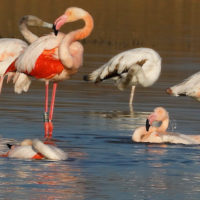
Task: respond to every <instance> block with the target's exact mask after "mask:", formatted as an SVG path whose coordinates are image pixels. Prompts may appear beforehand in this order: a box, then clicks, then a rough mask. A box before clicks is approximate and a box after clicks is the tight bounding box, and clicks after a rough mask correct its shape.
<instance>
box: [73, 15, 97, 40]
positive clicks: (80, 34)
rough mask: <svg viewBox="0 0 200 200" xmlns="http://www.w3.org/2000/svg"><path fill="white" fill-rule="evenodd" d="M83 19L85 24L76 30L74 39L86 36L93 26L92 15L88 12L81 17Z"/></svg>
mask: <svg viewBox="0 0 200 200" xmlns="http://www.w3.org/2000/svg"><path fill="white" fill-rule="evenodd" d="M83 20H84V22H85V26H84V27H83V28H81V29H78V30H77V31H76V33H75V36H74V40H75V41H76V40H82V39H84V38H86V37H88V36H89V35H90V33H91V31H92V29H93V27H94V22H93V19H92V16H91V15H90V14H89V13H87V14H86V15H85V16H84V17H83Z"/></svg>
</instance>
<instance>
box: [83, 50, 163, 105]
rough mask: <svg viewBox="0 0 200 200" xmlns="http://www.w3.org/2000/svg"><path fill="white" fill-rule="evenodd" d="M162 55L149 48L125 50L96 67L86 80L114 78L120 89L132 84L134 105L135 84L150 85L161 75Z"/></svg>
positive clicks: (130, 103)
mask: <svg viewBox="0 0 200 200" xmlns="http://www.w3.org/2000/svg"><path fill="white" fill-rule="evenodd" d="M160 72H161V57H160V55H159V54H158V53H157V52H156V51H154V50H153V49H149V48H136V49H130V50H128V51H124V52H122V53H120V54H118V55H116V56H114V57H113V58H111V59H110V60H109V61H108V62H107V63H105V64H104V65H103V66H101V67H100V68H98V69H96V70H95V71H93V72H92V73H90V74H89V75H86V76H84V80H86V81H92V82H95V83H98V82H101V81H103V80H106V79H111V78H112V79H114V80H115V81H116V85H117V87H118V88H119V89H120V90H123V89H124V88H126V87H128V86H132V90H131V95H130V100H129V105H132V102H133V97H134V92H135V86H136V85H141V86H143V87H149V86H151V85H153V84H154V83H155V82H156V81H157V79H158V78H159V76H160Z"/></svg>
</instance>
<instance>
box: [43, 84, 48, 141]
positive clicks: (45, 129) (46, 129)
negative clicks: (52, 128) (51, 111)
mask: <svg viewBox="0 0 200 200" xmlns="http://www.w3.org/2000/svg"><path fill="white" fill-rule="evenodd" d="M48 96H49V82H45V111H44V137H45V138H46V137H48V132H49V119H48Z"/></svg>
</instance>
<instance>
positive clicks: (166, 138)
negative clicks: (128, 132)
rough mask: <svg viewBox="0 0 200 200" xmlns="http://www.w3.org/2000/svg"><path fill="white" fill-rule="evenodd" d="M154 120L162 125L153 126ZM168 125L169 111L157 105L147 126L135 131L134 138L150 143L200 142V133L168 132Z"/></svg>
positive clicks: (148, 119)
mask: <svg viewBox="0 0 200 200" xmlns="http://www.w3.org/2000/svg"><path fill="white" fill-rule="evenodd" d="M154 121H159V122H161V125H160V126H159V127H155V126H152V124H153V122H154ZM168 125H169V114H168V112H167V111H166V109H164V108H163V107H157V108H155V109H154V112H153V113H151V114H150V115H149V116H148V118H147V121H146V127H145V126H143V127H139V128H137V129H136V130H135V131H134V133H133V135H132V140H133V141H134V142H149V143H174V144H200V135H185V134H181V133H175V132H167V128H168Z"/></svg>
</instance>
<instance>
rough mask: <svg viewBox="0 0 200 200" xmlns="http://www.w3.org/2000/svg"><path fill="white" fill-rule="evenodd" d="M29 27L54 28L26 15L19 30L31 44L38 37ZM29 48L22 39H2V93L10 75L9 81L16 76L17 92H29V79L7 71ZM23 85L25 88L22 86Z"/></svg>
mask: <svg viewBox="0 0 200 200" xmlns="http://www.w3.org/2000/svg"><path fill="white" fill-rule="evenodd" d="M27 26H40V27H47V28H52V26H53V24H49V23H47V22H44V21H42V20H41V19H39V18H38V17H36V16H33V15H26V16H23V17H22V18H21V20H20V22H19V29H20V31H21V33H22V35H23V36H24V38H25V39H26V41H28V42H29V43H32V42H34V41H35V40H36V39H37V38H38V36H36V35H35V34H33V33H32V32H31V31H29V30H28V28H27ZM27 47H28V44H27V43H26V42H25V41H23V40H20V39H14V38H3V39H0V93H1V89H2V85H3V80H4V77H5V75H8V81H9V80H10V79H11V78H12V77H13V76H14V78H13V80H14V83H15V86H14V89H15V92H17V93H21V92H22V91H25V92H26V91H27V90H28V87H29V85H30V82H29V81H28V78H27V76H26V75H25V74H23V73H13V72H11V73H7V74H5V72H6V70H7V69H8V67H9V66H10V64H11V63H12V62H13V61H14V60H15V59H16V58H17V57H18V56H19V55H20V54H21V53H22V52H23V51H24V50H25V49H26V48H27ZM22 83H23V86H22Z"/></svg>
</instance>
